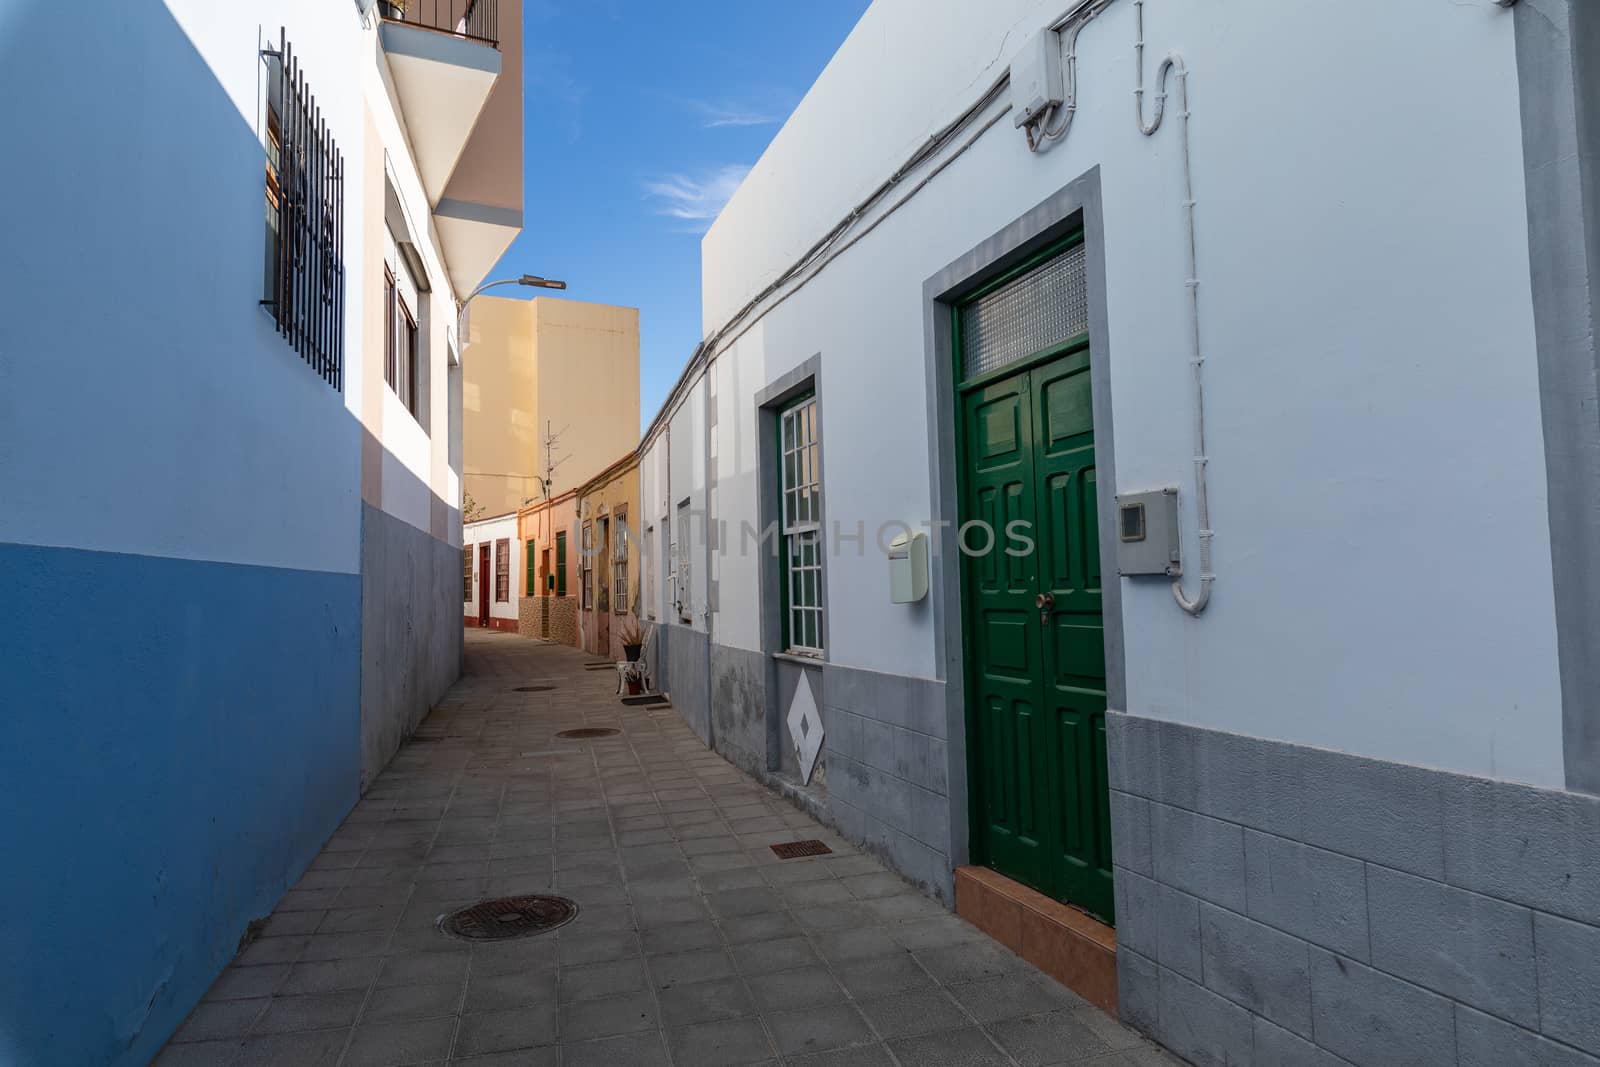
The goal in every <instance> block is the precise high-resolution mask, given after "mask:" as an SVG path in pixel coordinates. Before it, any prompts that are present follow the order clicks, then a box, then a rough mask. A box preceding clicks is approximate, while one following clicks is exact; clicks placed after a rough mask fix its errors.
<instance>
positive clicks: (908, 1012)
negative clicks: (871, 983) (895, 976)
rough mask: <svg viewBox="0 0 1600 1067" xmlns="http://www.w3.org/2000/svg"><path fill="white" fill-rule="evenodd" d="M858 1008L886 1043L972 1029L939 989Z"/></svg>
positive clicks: (874, 1001)
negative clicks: (963, 1027)
mask: <svg viewBox="0 0 1600 1067" xmlns="http://www.w3.org/2000/svg"><path fill="white" fill-rule="evenodd" d="M856 1007H858V1008H860V1009H861V1012H862V1014H863V1015H865V1016H866V1017H867V1019H868V1020H869V1021H870V1022H871V1023H872V1025H873V1027H874V1028H875V1029H876V1030H877V1031H878V1033H879V1034H880V1035H881V1036H882V1037H883V1038H884V1040H886V1041H889V1040H893V1039H894V1038H897V1037H915V1036H916V1035H918V1034H927V1033H932V1032H933V1031H935V1030H951V1029H955V1028H957V1027H961V1026H969V1025H971V1023H970V1021H969V1020H968V1019H967V1017H966V1016H965V1015H963V1014H962V1012H961V1008H960V1007H959V1006H958V1005H957V1004H956V1002H955V1001H953V1000H951V999H950V997H949V995H948V994H946V993H945V992H944V991H943V990H942V989H939V988H937V987H930V988H927V989H918V990H915V991H914V992H910V993H896V994H894V995H893V996H887V997H874V998H873V999H871V1000H861V1001H858V1002H857V1003H856Z"/></svg>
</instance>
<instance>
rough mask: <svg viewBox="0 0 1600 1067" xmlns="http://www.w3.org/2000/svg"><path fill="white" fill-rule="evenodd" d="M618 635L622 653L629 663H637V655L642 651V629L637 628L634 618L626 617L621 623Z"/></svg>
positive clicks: (636, 621)
mask: <svg viewBox="0 0 1600 1067" xmlns="http://www.w3.org/2000/svg"><path fill="white" fill-rule="evenodd" d="M619 636H620V637H621V638H622V654H623V655H624V656H626V657H627V659H628V662H629V663H638V662H639V655H640V653H642V652H643V651H644V631H642V630H640V629H639V623H638V620H636V619H632V618H630V619H628V620H627V621H626V622H624V623H623V624H622V630H621V631H620V634H619Z"/></svg>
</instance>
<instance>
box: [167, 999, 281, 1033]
mask: <svg viewBox="0 0 1600 1067" xmlns="http://www.w3.org/2000/svg"><path fill="white" fill-rule="evenodd" d="M267 1004H268V1001H267V999H266V998H265V997H257V998H255V999H252V1000H215V1001H206V1002H202V1003H201V1004H199V1005H198V1006H197V1007H196V1008H195V1009H194V1011H193V1012H191V1013H190V1014H189V1018H188V1019H187V1020H186V1021H185V1022H184V1024H183V1025H182V1026H180V1027H179V1028H178V1032H177V1033H175V1034H173V1035H172V1041H173V1043H174V1044H183V1043H187V1042H192V1041H216V1040H219V1039H222V1038H230V1037H242V1036H244V1034H246V1033H248V1032H249V1030H250V1025H251V1024H252V1023H254V1022H255V1021H256V1019H258V1018H259V1017H260V1016H261V1013H262V1012H263V1011H265V1010H266V1008H267Z"/></svg>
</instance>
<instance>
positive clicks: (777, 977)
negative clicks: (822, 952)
mask: <svg viewBox="0 0 1600 1067" xmlns="http://www.w3.org/2000/svg"><path fill="white" fill-rule="evenodd" d="M747 981H748V982H749V985H750V992H751V993H752V994H753V995H754V996H755V999H756V1003H757V1004H759V1005H760V1006H761V1010H762V1012H763V1013H767V1012H778V1011H794V1010H797V1009H800V1008H815V1007H819V1006H821V1005H823V1004H836V1003H839V1002H840V1001H843V1000H845V999H846V998H845V992H844V988H843V987H842V986H840V985H839V983H838V981H836V980H835V979H834V977H833V974H832V973H831V972H830V971H829V970H828V969H827V968H826V967H800V968H797V969H796V970H792V971H775V972H773V973H772V974H761V975H755V976H752V977H751V978H749V979H748V980H747Z"/></svg>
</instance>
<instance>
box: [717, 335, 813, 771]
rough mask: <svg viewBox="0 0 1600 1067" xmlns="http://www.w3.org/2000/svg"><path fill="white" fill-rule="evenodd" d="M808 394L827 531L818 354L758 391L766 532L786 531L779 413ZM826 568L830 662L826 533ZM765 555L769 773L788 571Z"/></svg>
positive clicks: (776, 743)
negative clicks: (779, 481)
mask: <svg viewBox="0 0 1600 1067" xmlns="http://www.w3.org/2000/svg"><path fill="white" fill-rule="evenodd" d="M806 390H811V391H812V392H814V393H816V395H817V426H818V427H819V431H818V435H817V436H818V441H817V463H818V465H819V467H820V471H819V476H818V479H819V484H820V485H821V486H822V512H821V515H822V528H823V530H824V531H826V530H827V528H828V524H827V517H828V487H827V472H828V441H827V436H828V435H827V432H826V430H825V429H820V428H821V427H823V424H824V417H825V415H826V413H827V412H826V409H825V406H824V402H823V397H822V354H821V353H820V352H819V353H817V354H815V355H813V356H811V357H810V358H809V359H807V360H805V361H803V362H802V363H800V364H799V365H798V366H796V367H794V368H792V369H790V370H788V371H785V372H784V373H783V374H780V375H778V376H777V377H776V378H774V379H773V380H772V381H771V382H769V383H768V384H767V385H765V386H764V387H762V388H761V389H759V390H758V391H757V392H756V443H757V447H756V455H757V456H758V457H759V462H760V466H759V468H758V469H757V471H756V495H757V497H758V500H757V510H756V521H757V523H758V524H759V525H760V528H761V529H762V530H765V529H767V528H768V527H769V526H771V525H772V524H773V523H777V524H778V525H779V527H780V529H781V527H782V524H783V516H782V515H781V514H779V507H778V504H779V499H778V498H779V492H778V487H777V485H776V484H775V479H776V478H777V477H778V468H779V465H780V460H781V457H780V456H779V455H778V415H779V412H780V410H781V409H782V408H783V406H784V405H785V404H786V403H788V402H789V401H790V400H793V399H794V398H795V397H797V396H799V395H800V394H801V393H803V392H805V391H806ZM739 540H740V545H739V547H740V550H741V551H742V550H743V548H744V532H743V531H740V533H739ZM822 547H823V564H822V657H823V660H824V661H826V660H827V658H828V656H829V655H830V654H831V650H832V646H833V642H832V640H831V639H830V636H829V632H828V621H829V618H830V617H831V614H832V613H831V612H830V611H829V610H828V578H829V574H830V568H829V567H828V562H827V548H828V542H827V534H826V532H824V534H823V546H822ZM757 551H759V552H760V553H761V566H760V589H759V592H760V594H761V599H760V605H761V649H762V651H763V652H765V653H767V654H768V663H767V770H769V771H777V770H779V768H780V767H781V765H782V762H783V761H782V755H783V751H784V745H785V740H784V724H783V719H784V710H783V708H782V707H781V706H780V705H781V701H780V700H779V699H778V697H779V685H778V668H777V664H776V663H774V662H772V660H771V654H772V653H776V652H781V651H783V649H782V647H781V646H782V644H783V620H782V619H781V618H780V617H779V605H780V604H782V603H783V590H782V589H781V588H780V586H781V583H782V582H783V567H782V565H781V561H780V560H779V559H778V557H777V555H776V552H777V551H781V548H778V547H777V545H776V544H775V543H774V545H772V546H762V545H758V546H757Z"/></svg>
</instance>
